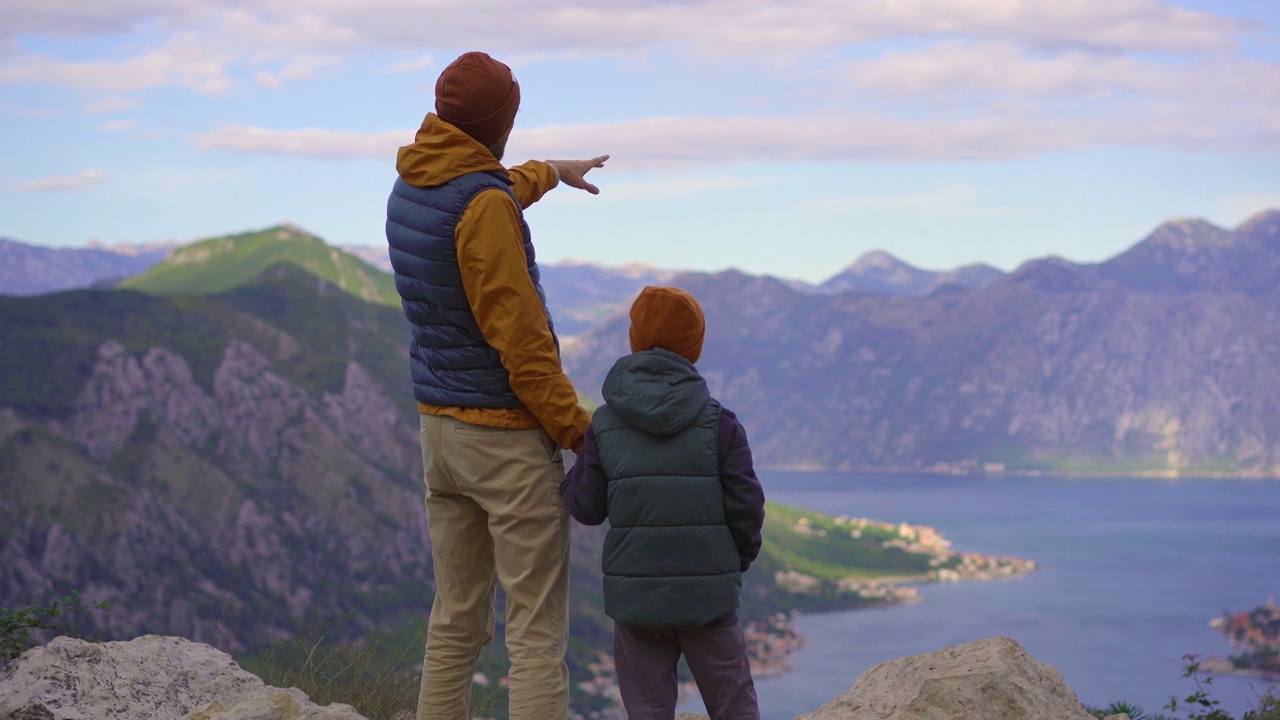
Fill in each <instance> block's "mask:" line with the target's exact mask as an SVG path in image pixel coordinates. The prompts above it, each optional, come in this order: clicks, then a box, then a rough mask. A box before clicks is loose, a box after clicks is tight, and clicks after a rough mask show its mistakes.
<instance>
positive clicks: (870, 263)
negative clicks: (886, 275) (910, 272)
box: [847, 249, 911, 270]
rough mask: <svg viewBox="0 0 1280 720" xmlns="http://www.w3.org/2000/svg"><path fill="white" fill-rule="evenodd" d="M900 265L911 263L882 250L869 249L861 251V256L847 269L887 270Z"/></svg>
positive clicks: (905, 265)
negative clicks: (868, 250)
mask: <svg viewBox="0 0 1280 720" xmlns="http://www.w3.org/2000/svg"><path fill="white" fill-rule="evenodd" d="M900 267H911V265H909V264H907V263H905V262H903V261H902V260H899V259H898V258H896V257H894V256H893V255H890V254H889V253H888V252H885V251H884V250H878V249H877V250H871V251H870V252H866V253H863V254H862V256H861V257H859V258H858V259H857V260H854V261H853V262H852V263H851V264H850V265H849V266H848V268H847V269H848V270H872V269H875V270H887V269H893V268H900Z"/></svg>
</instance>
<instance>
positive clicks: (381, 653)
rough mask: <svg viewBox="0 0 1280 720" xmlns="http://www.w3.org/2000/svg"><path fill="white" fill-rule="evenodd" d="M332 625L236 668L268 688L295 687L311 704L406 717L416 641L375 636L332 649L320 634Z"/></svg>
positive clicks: (413, 689)
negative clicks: (333, 705) (344, 704)
mask: <svg viewBox="0 0 1280 720" xmlns="http://www.w3.org/2000/svg"><path fill="white" fill-rule="evenodd" d="M339 619H341V618H339ZM332 625H333V623H329V624H326V625H325V626H322V627H320V628H317V629H316V630H313V631H311V632H306V633H302V634H300V635H298V636H297V637H295V638H294V639H292V640H287V641H284V642H281V643H278V644H276V645H274V646H272V647H271V648H269V649H267V650H266V651H264V652H262V653H259V654H256V655H253V656H250V657H245V658H240V659H239V661H240V664H241V666H242V667H244V668H245V669H246V670H249V671H250V672H252V673H254V674H256V675H258V676H259V677H261V678H262V679H263V680H264V681H265V682H266V683H267V684H268V685H274V686H276V687H295V688H298V689H299V690H301V691H303V692H304V693H306V694H307V696H308V697H309V698H311V701H312V702H314V703H316V704H317V705H328V704H330V703H335V702H340V703H346V704H348V705H351V706H352V707H354V708H355V709H356V711H357V712H359V713H360V714H361V715H363V716H365V717H366V718H369V720H401V719H402V718H407V717H412V716H413V712H414V709H415V708H416V706H417V699H418V669H417V663H418V662H419V661H420V659H421V655H420V653H421V650H422V638H421V637H420V636H415V637H403V638H401V637H386V638H384V637H375V638H372V639H370V640H368V641H365V642H359V643H350V644H337V643H333V642H326V638H325V635H324V633H325V631H326V630H329V629H332V628H331V626H332Z"/></svg>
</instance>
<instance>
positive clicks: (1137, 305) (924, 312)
mask: <svg viewBox="0 0 1280 720" xmlns="http://www.w3.org/2000/svg"><path fill="white" fill-rule="evenodd" d="M675 283H676V284H678V285H681V286H683V287H686V288H687V289H688V290H690V291H691V292H693V294H694V295H695V296H697V297H698V298H699V299H700V300H701V301H702V303H703V305H704V310H705V312H706V316H707V323H708V328H707V338H706V344H705V350H704V357H703V359H702V360H701V361H700V362H699V368H700V369H701V370H702V371H703V373H704V375H705V376H706V377H707V379H708V381H709V383H710V385H711V389H712V392H713V393H714V394H716V395H717V397H719V398H720V399H721V400H722V401H723V402H724V403H725V405H726V406H727V407H729V408H731V409H733V410H734V411H735V412H737V413H738V415H739V417H740V418H741V419H742V420H743V422H744V424H745V426H746V428H747V430H748V434H749V435H750V437H751V440H752V448H753V450H754V451H755V453H756V456H757V461H758V462H761V463H762V464H765V465H770V466H785V467H803V468H835V469H861V470H877V469H893V470H898V469H902V470H908V469H910V470H919V469H932V470H942V471H962V472H975V471H982V470H983V469H984V468H985V469H988V470H992V471H995V470H1007V471H1050V472H1063V471H1088V472H1101V473H1112V474H1115V473H1130V472H1158V473H1181V474H1191V473H1230V474H1260V475H1280V410H1278V408H1280V377H1278V376H1277V375H1276V373H1275V371H1274V358H1275V357H1277V356H1278V355H1277V353H1280V212H1277V211H1269V212H1265V213H1261V214H1259V215H1257V216H1255V217H1254V218H1251V219H1250V220H1249V221H1247V222H1245V223H1244V224H1242V225H1241V226H1240V227H1238V228H1236V229H1234V230H1231V231H1220V230H1219V229H1216V228H1213V226H1211V225H1208V224H1207V223H1203V222H1190V221H1176V222H1174V223H1171V224H1168V225H1165V226H1162V227H1161V228H1159V229H1157V230H1156V231H1155V232H1153V233H1152V234H1151V236H1149V237H1148V238H1146V239H1144V240H1143V241H1142V242H1140V243H1138V244H1137V245H1135V246H1134V247H1133V248H1132V249H1130V250H1129V251H1127V252H1125V253H1122V254H1121V255H1119V256H1117V257H1115V258H1113V259H1111V260H1108V261H1107V262H1103V263H1099V264H1096V265H1079V264H1074V263H1070V262H1067V261H1065V260H1061V259H1055V258H1049V259H1043V260H1037V261H1033V262H1029V263H1027V264H1025V265H1023V266H1022V267H1020V268H1019V269H1018V270H1016V271H1015V272H1013V273H1011V274H1009V275H1008V276H1005V277H1002V278H1000V279H998V280H996V281H994V282H991V283H989V284H987V285H984V286H982V287H979V288H974V289H964V288H961V287H958V286H955V285H951V286H945V287H941V288H939V289H937V290H935V291H934V292H933V293H932V294H930V295H928V296H925V297H908V296H892V295H873V294H856V293H855V294H851V293H845V294H840V295H834V296H822V295H807V294H804V293H799V292H796V291H795V290H794V289H792V288H790V287H788V286H786V285H785V284H783V283H781V282H778V281H776V280H771V279H768V278H757V277H751V276H747V275H743V274H741V273H737V272H728V273H721V274H717V275H702V274H688V275H682V276H680V277H677V278H676V279H675ZM626 330H627V322H626V318H625V317H617V318H613V319H611V320H609V321H607V322H605V323H604V324H602V325H601V326H599V327H597V328H595V329H593V330H592V331H590V332H588V333H586V334H584V335H583V336H581V337H579V338H578V339H577V340H576V342H574V343H572V344H570V346H569V348H568V349H567V352H566V358H567V359H566V367H567V368H568V370H569V372H570V375H571V377H572V378H573V379H574V381H575V383H576V384H577V385H578V387H579V388H580V389H581V390H582V391H583V392H584V393H588V394H590V396H591V397H592V398H593V399H597V400H598V399H599V397H598V395H599V386H600V382H601V381H602V379H603V377H604V374H605V372H607V370H608V368H609V367H610V365H611V364H612V362H613V360H614V359H615V358H616V357H618V356H619V355H621V354H623V353H625V352H626V350H627V340H626V337H627V335H626Z"/></svg>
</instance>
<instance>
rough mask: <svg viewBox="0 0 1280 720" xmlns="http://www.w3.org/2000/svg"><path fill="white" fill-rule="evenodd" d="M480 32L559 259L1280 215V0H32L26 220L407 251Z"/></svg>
mask: <svg viewBox="0 0 1280 720" xmlns="http://www.w3.org/2000/svg"><path fill="white" fill-rule="evenodd" d="M470 50H481V51H484V52H487V53H489V54H490V55H492V56H493V57H495V58H497V59H498V60H501V61H503V62H505V63H507V64H508V65H510V66H511V67H512V69H513V71H514V73H515V75H516V77H517V79H518V80H519V82H520V86H521V96H522V104H521V108H520V112H519V115H518V116H517V118H516V127H515V131H514V132H513V134H512V137H511V141H510V144H509V145H508V149H507V155H506V161H507V162H508V163H510V164H515V163H518V162H521V161H523V160H525V159H529V158H534V159H569V158H587V157H592V156H595V155H599V154H604V153H608V154H609V155H610V156H611V157H610V160H609V161H608V163H607V164H606V165H605V167H604V168H602V169H599V170H595V171H592V174H591V175H590V177H589V179H591V180H592V181H593V182H595V183H596V184H597V185H598V186H599V187H600V191H601V192H600V194H599V195H598V196H592V195H588V194H586V193H583V192H581V191H577V190H574V189H572V188H568V187H564V186H562V187H560V188H557V189H556V190H555V191H553V192H552V193H550V194H549V195H547V196H546V197H545V198H544V199H543V200H542V201H540V202H539V203H537V204H536V205H534V206H533V207H531V208H529V210H528V211H527V217H528V219H529V222H530V224H531V226H532V228H533V232H534V241H535V244H536V246H537V248H538V253H539V258H540V260H541V261H543V262H561V261H566V260H581V261H587V262H593V263H599V264H604V265H621V264H626V263H644V264H648V265H654V266H657V267H661V268H669V269H692V270H706V271H718V270H722V269H725V268H730V267H732V268H737V269H740V270H743V271H745V272H749V273H752V274H769V275H774V276H777V277H784V278H793V279H800V280H808V281H811V282H817V281H821V280H823V279H826V278H828V277H830V276H832V275H834V274H836V273H837V272H839V270H840V269H841V268H843V267H844V266H846V265H848V264H849V263H850V262H852V261H854V260H855V259H856V258H858V257H859V256H861V255H862V254H863V253H866V252H868V251H871V250H876V249H880V250H885V251H888V252H889V253H891V254H893V255H895V256H897V257H899V258H901V259H903V260H905V261H907V262H909V263H911V264H913V265H916V266H919V267H923V268H927V269H935V270H941V269H948V268H952V267H956V266H960V265H966V264H970V263H977V262H984V263H988V264H991V265H994V266H996V267H999V268H1002V269H1005V270H1012V269H1014V268H1016V267H1017V266H1018V265H1020V264H1021V263H1023V262H1025V261H1027V260H1029V259H1035V258H1042V257H1046V256H1051V255H1052V256H1059V257H1064V258H1067V259H1069V260H1073V261H1076V262H1097V261H1101V260H1105V259H1106V258H1108V257H1112V256H1114V255H1116V254H1118V253H1120V252H1122V251H1124V250H1125V249H1126V248H1128V247H1130V246H1131V245H1133V244H1134V243H1135V242H1137V241H1139V240H1140V239H1141V238H1142V237H1144V236H1145V235H1147V234H1148V233H1149V232H1151V231H1152V230H1153V229H1154V228H1155V227H1157V226H1158V225H1159V224H1160V223H1162V222H1164V221H1166V220H1170V219H1173V218H1179V217H1201V218H1204V219H1207V220H1209V221H1210V222H1213V223H1215V224H1218V225H1221V226H1224V227H1234V226H1236V225H1238V224H1239V223H1240V222H1242V221H1244V220H1245V219H1246V218H1248V217H1249V216H1251V215H1253V214H1255V213H1257V212H1259V211H1262V210H1264V209H1267V208H1280V3H1276V2H1274V0H1187V1H1182V2H1163V1H1161V0H609V2H599V0H568V1H560V2H551V1H547V0H521V1H520V2H511V1H509V0H439V1H436V0H311V1H302V0H252V1H251V2H250V1H249V0H95V1H94V2H84V0H5V2H3V3H0V237H8V238H11V239H15V240H19V241H22V242H26V243H31V244H36V245H43V246H52V247H68V246H83V245H85V244H86V243H88V242H90V241H95V242H102V243H107V244H115V243H146V242H154V241H161V240H180V241H190V240H195V239H198V238H201V237H211V236H217V235H224V234H228V233H235V232H242V231H247V230H256V229H261V228H265V227H268V226H271V225H275V224H278V223H281V222H285V221H288V222H293V223H295V224H297V225H300V226H301V227H303V228H305V229H306V230H308V231H310V232H312V233H314V234H316V235H319V236H320V237H322V238H324V239H325V240H326V241H327V242H330V243H332V244H336V245H381V244H384V243H385V239H384V235H383V223H384V220H385V203H386V197H387V194H388V192H389V190H390V188H391V184H392V182H393V181H394V179H395V168H394V158H395V151H396V149H397V148H398V147H399V146H400V145H404V144H408V143H410V142H412V139H413V134H414V131H415V130H416V128H417V126H418V125H419V123H420V122H421V121H422V118H423V115H424V114H425V113H427V112H428V111H430V110H431V109H432V103H433V97H434V96H433V88H434V84H435V79H436V77H437V76H438V75H439V73H440V71H441V70H442V69H443V68H444V67H445V66H446V65H448V63H449V62H451V61H452V60H453V59H454V58H455V57H457V55H459V54H460V53H462V52H466V51H470Z"/></svg>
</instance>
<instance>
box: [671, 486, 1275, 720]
mask: <svg viewBox="0 0 1280 720" xmlns="http://www.w3.org/2000/svg"><path fill="white" fill-rule="evenodd" d="M761 479H762V481H763V483H764V485H765V490H766V493H767V494H768V496H769V499H770V500H774V501H777V502H781V503H786V504H790V505H797V506H800V507H804V508H809V509H812V510H819V511H822V512H826V513H831V514H836V515H849V516H852V517H866V518H871V519H873V520H879V521H884V522H894V523H897V522H908V523H911V524H916V525H931V526H933V527H935V528H937V529H938V530H939V531H940V532H942V534H943V535H944V536H946V537H947V538H948V539H949V540H951V542H952V547H953V549H955V550H962V551H972V552H978V553H983V554H989V555H1013V556H1019V557H1027V558H1031V559H1033V560H1035V561H1037V562H1038V563H1040V564H1041V566H1042V569H1041V570H1040V571H1038V572H1036V573H1033V574H1031V575H1029V576H1026V577H1023V578H1018V579H1012V580H993V581H972V582H964V583H959V584H947V585H940V584H928V585H922V586H920V589H921V592H922V593H923V595H924V600H923V601H922V602H920V603H917V604H913V605H907V606H896V607H888V608H876V609H869V610H856V611H849V612H836V613H825V614H814V615H809V616H805V617H802V618H800V620H799V621H798V627H799V629H800V631H801V632H802V633H803V634H804V635H805V636H806V637H807V644H806V646H805V648H804V649H803V650H802V651H801V652H800V654H799V656H798V657H797V658H796V663H795V664H796V671H795V672H793V673H790V674H787V675H784V676H782V677H777V678H761V679H759V680H757V683H756V685H757V689H758V692H759V695H760V701H761V710H762V713H763V717H764V718H765V719H766V720H790V719H791V718H794V717H795V716H796V715H799V714H802V713H806V712H811V711H813V710H815V709H816V708H818V707H820V706H821V705H823V704H825V703H826V702H827V701H829V700H830V699H831V698H833V697H835V696H836V695H838V694H839V693H841V692H843V691H845V690H847V689H848V688H849V686H850V685H851V684H852V683H853V681H854V680H855V679H857V677H858V675H860V674H861V673H862V672H863V671H865V670H867V669H868V668H870V667H871V666H872V665H875V664H876V663H879V662H882V661H885V660H890V659H893V658H897V657H901V656H903V655H913V654H917V653H925V652H932V651H934V650H938V649H939V648H943V647H946V646H948V645H954V644H956V643H963V642H970V641H973V640H978V639H981V638H985V637H991V636H994V635H1007V636H1009V637H1012V638H1013V639H1015V640H1017V641H1018V643H1019V644H1021V645H1022V647H1023V648H1024V649H1026V651H1027V652H1029V653H1030V654H1031V655H1032V656H1034V657H1035V658H1036V659H1038V660H1040V661H1041V662H1044V663H1047V664H1050V665H1053V666H1054V667H1055V668H1057V670H1058V671H1059V672H1061V673H1062V675H1063V677H1064V678H1065V680H1066V682H1067V685H1068V686H1070V687H1071V688H1072V689H1073V690H1074V691H1075V692H1076V694H1077V695H1079V697H1080V699H1081V701H1082V702H1084V703H1086V704H1089V705H1093V706H1105V705H1107V704H1110V703H1111V702H1114V701H1119V700H1123V701H1127V702H1131V703H1136V704H1138V705H1140V706H1142V707H1143V708H1144V709H1145V710H1146V711H1147V712H1148V714H1154V713H1156V712H1164V706H1165V704H1166V703H1167V702H1168V700H1169V697H1170V696H1171V695H1177V696H1178V697H1179V698H1181V697H1184V696H1185V695H1187V694H1189V693H1191V692H1193V691H1195V689H1196V688H1195V685H1194V684H1193V683H1192V681H1191V680H1189V679H1184V678H1183V677H1182V674H1183V670H1184V668H1185V661H1184V660H1183V656H1184V655H1186V654H1189V653H1192V654H1197V655H1200V656H1207V655H1219V656H1225V655H1227V654H1229V653H1231V652H1232V648H1231V647H1230V646H1229V645H1228V644H1227V642H1226V639H1225V638H1224V637H1223V636H1222V635H1220V634H1219V633H1217V632H1216V631H1214V630H1213V629H1212V628H1210V627H1209V621H1210V620H1211V619H1212V618H1214V617H1217V616H1219V615H1221V614H1223V613H1224V612H1237V611H1242V610H1250V609H1253V608H1255V607H1257V606H1258V605H1261V604H1262V603H1264V602H1266V600H1267V599H1268V598H1269V597H1278V598H1280V482H1277V481H1266V480H1222V479H1212V480H1189V479H1177V480H1154V479H1061V478H968V477H937V476H910V475H892V476H875V475H851V474H832V473H795V472H763V473H761ZM1270 684H1271V683H1268V682H1266V681H1262V680H1258V679H1253V678H1243V677H1237V676H1220V677H1215V678H1214V679H1213V681H1212V684H1210V685H1209V686H1208V687H1207V689H1208V690H1209V692H1210V694H1211V695H1212V696H1213V697H1215V698H1217V699H1218V700H1220V701H1221V702H1222V708H1223V709H1225V710H1227V711H1228V712H1230V713H1232V715H1233V716H1236V717H1238V716H1239V715H1240V714H1241V713H1243V712H1244V711H1245V710H1247V709H1249V708H1251V707H1253V706H1254V704H1255V701H1256V698H1257V695H1258V694H1259V693H1260V692H1262V690H1263V689H1265V688H1266V687H1268V686H1269V685H1270ZM696 706H697V703H696V702H695V703H694V707H695V708H696ZM1178 715H1179V716H1183V715H1184V714H1183V713H1181V712H1179V713H1178Z"/></svg>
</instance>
